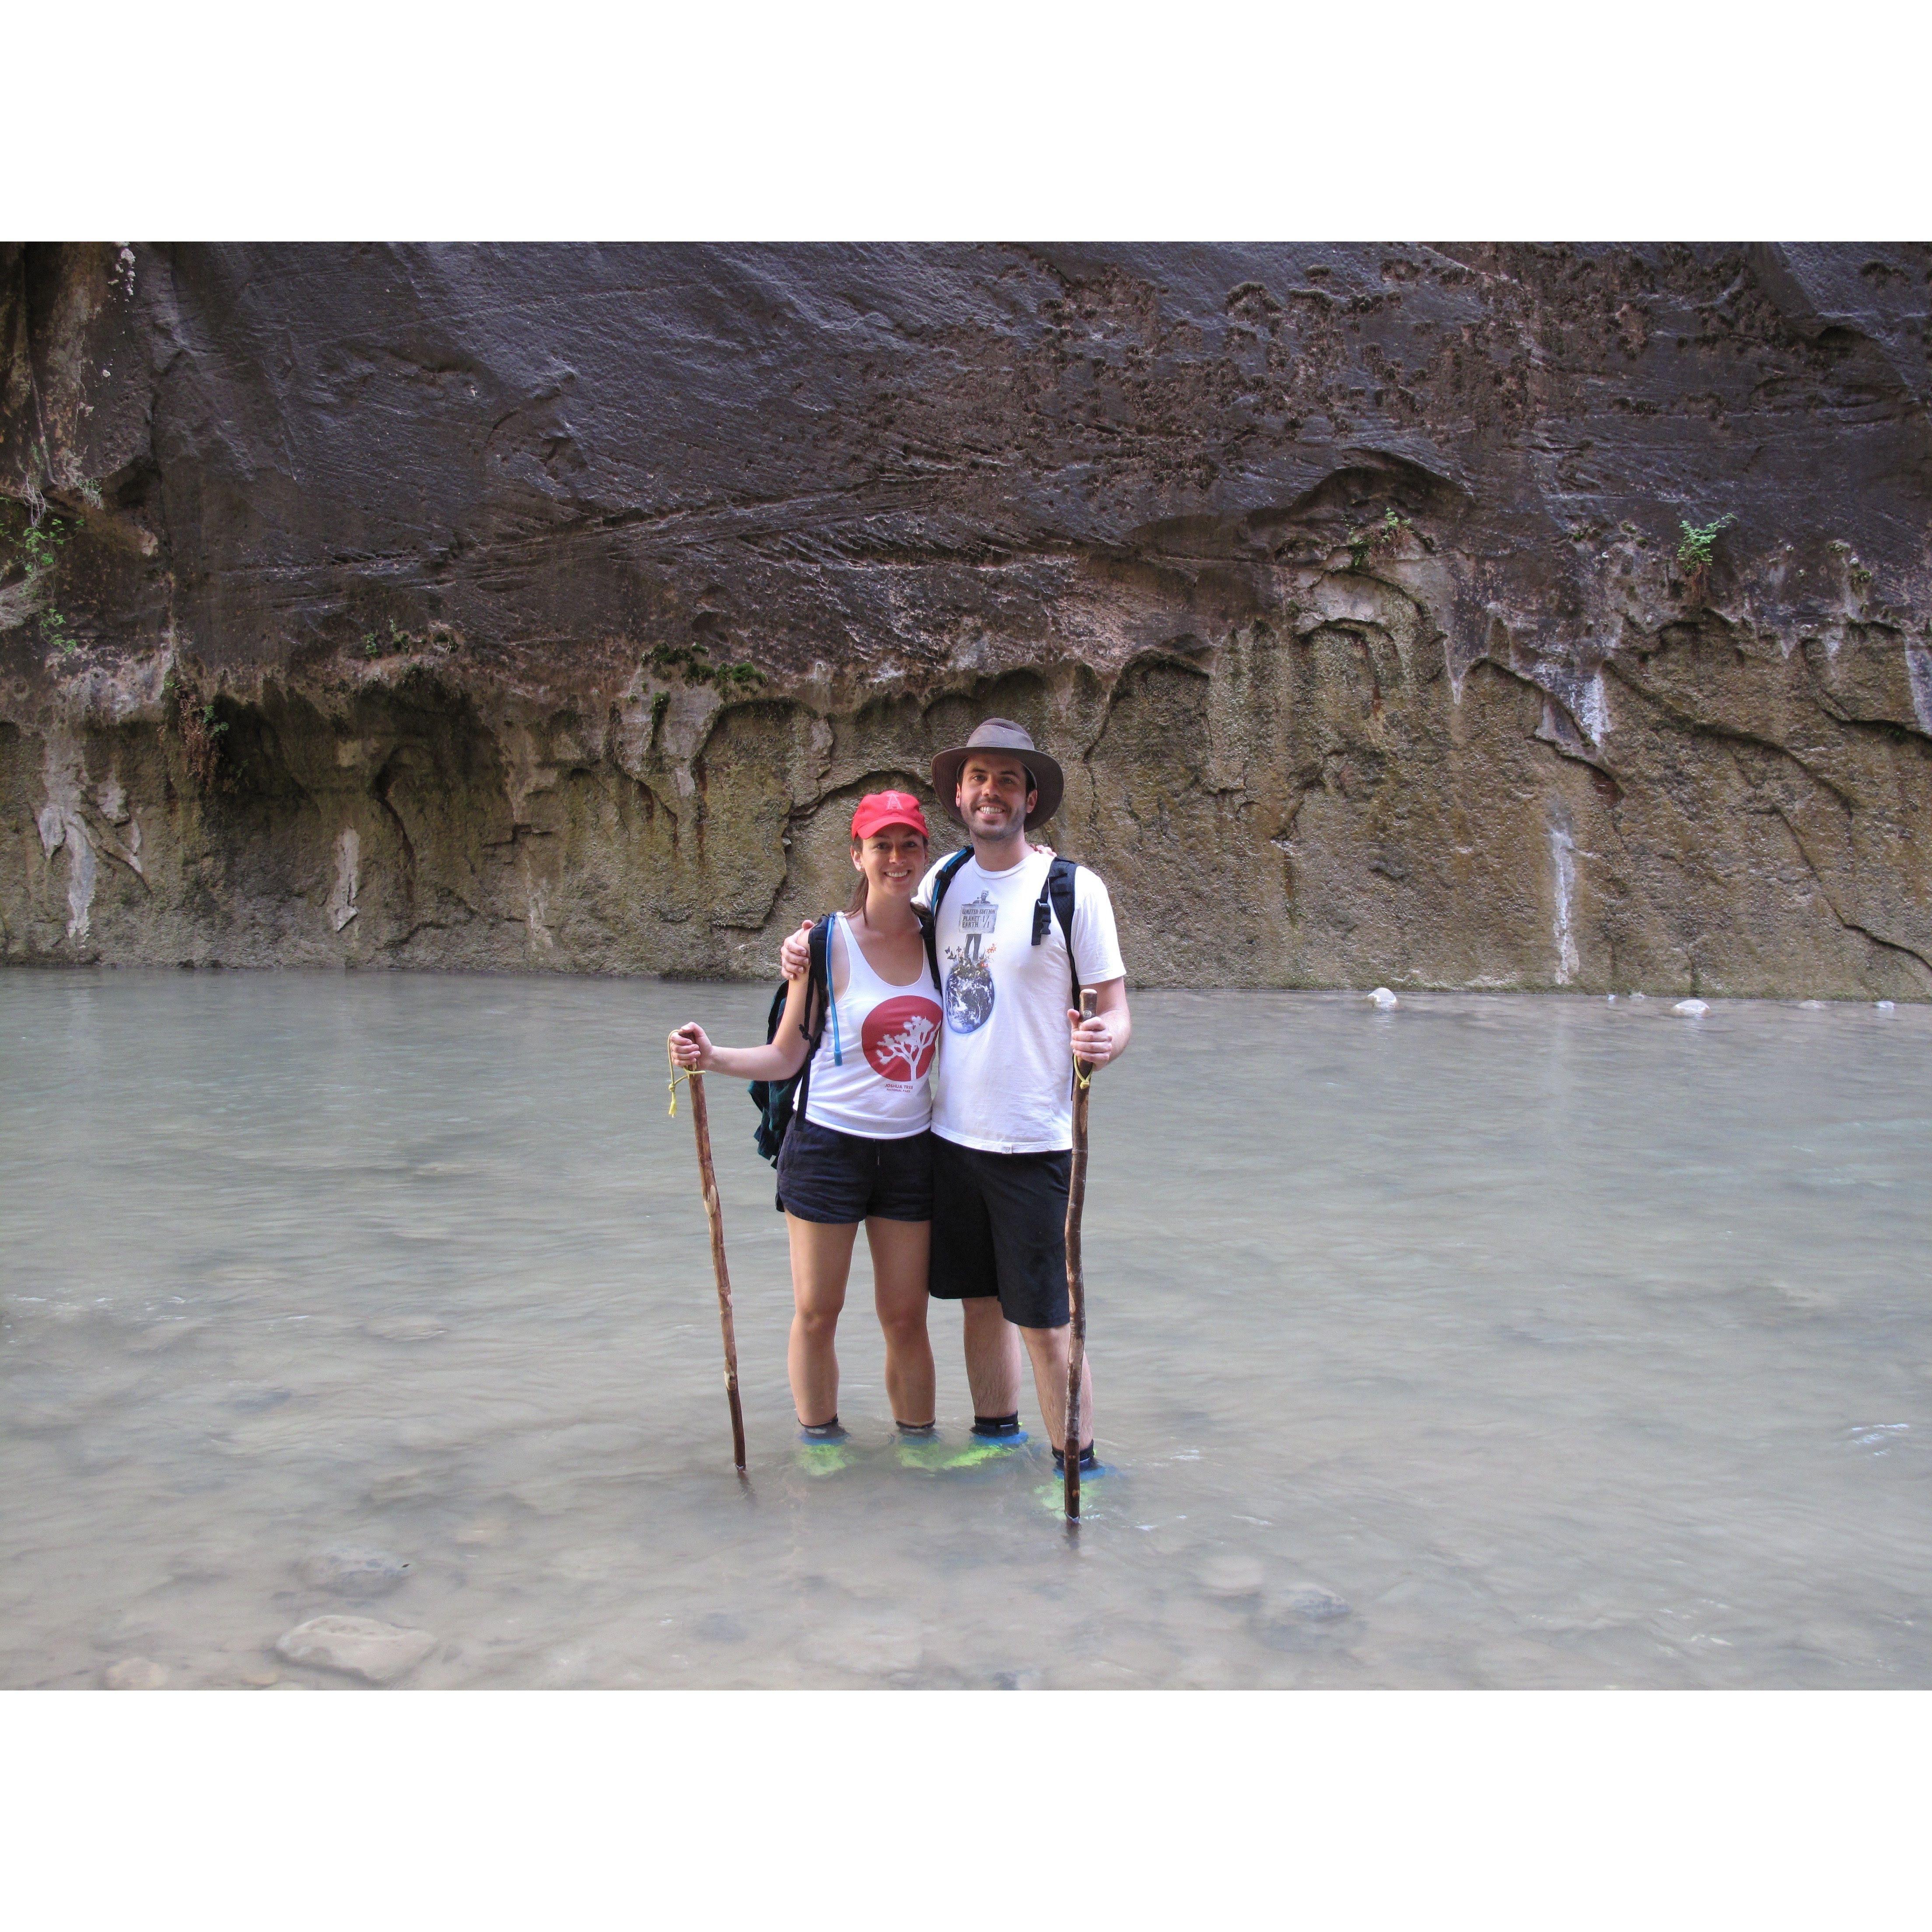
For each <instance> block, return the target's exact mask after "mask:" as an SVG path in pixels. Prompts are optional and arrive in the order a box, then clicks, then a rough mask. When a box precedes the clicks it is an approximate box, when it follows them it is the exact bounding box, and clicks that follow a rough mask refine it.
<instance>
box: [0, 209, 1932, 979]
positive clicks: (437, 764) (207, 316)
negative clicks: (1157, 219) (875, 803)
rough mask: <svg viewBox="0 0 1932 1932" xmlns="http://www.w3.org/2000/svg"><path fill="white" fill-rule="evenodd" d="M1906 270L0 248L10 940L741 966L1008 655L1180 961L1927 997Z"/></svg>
mask: <svg viewBox="0 0 1932 1932" xmlns="http://www.w3.org/2000/svg"><path fill="white" fill-rule="evenodd" d="M1928 275H1932V250H1928V249H1927V248H1924V247H1921V246H1915V245H1914V246H1897V245H1888V246H1873V247H1869V248H1867V247H1843V246H1831V247H1797V246H1787V247H1773V246H1748V247H1746V246H1740V247H1735V248H1727V247H1719V246H1715V245H1712V246H1699V247H1695V248H1685V247H1675V246H1658V247H1631V248H1621V247H1601V248H1598V247H1592V248H1553V247H1551V248H1545V247H1537V248H1531V247H1492V246H1454V247H1411V246H1406V245H1405V246H1390V247H1378V246H1348V247H1328V246H1323V247H1298V246H1279V247H1277V246H1269V247H1205V246H1202V247H1196V246H1175V247H1111V246H1110V247H1104V248H1102V247H1079V248H996V247H974V248H968V247H937V246H935V247H877V248H845V247H838V248H801V247H779V248H751V247H713V248H697V247H689V248H685V247H676V248H335V247H329V248H295V247H267V246H245V247H233V248H229V247H215V248H205V247H192V248H189V247H183V248H148V247H142V246H131V247H127V248H120V247H115V246H52V245H21V246H13V247H10V248H6V249H5V250H0V429H4V438H0V492H4V493H5V502H4V503H0V565H3V566H4V569H0V951H4V955H5V958H6V959H7V960H9V961H10V962H40V963H59V962H88V961H100V962H110V963H115V964H166V965H173V964H175V963H182V964H190V963H191V964H196V965H213V964H216V963H220V964H223V965H265V966H266V965H367V966H377V965H383V966H421V967H463V968H553V969H557V970H567V971H600V972H603V971H610V972H676V973H680V974H727V975H738V974H756V975H766V974H769V973H770V972H771V971H772V970H773V961H774V959H775V938H776V936H777V935H778V933H779V932H781V930H782V929H784V928H786V927H787V926H789V925H790V924H791V923H792V922H793V921H795V920H796V919H797V918H799V917H800V916H803V915H805V914H808V913H812V912H814V911H816V910H820V909H822V908H823V907H824V906H825V905H826V904H828V903H829V902H831V901H833V900H834V899H835V898H842V897H843V895H844V892H845V890H846V889H847V885H848V883H849V880H850V871H849V865H848V862H847V858H846V856H845V835H844V828H845V825H846V823H847V819H848V817H849V814H850V806H851V804H852V802H853V800H854V799H856V797H857V796H858V795H859V793H861V792H862V791H864V790H868V789H872V788H875V787H878V786H880V785H883V784H899V785H901V786H906V787H910V788H911V789H913V790H916V791H918V792H919V793H920V794H921V795H922V796H926V797H927V798H928V799H930V792H929V787H928V786H927V784H926V766H927V763H928V761H929V759H930V757H931V756H932V753H933V752H934V751H935V750H937V749H938V748H941V747H943V746H944V745H947V744H948V743H950V742H958V740H959V738H960V737H961V736H963V734H964V733H965V730H967V729H968V728H969V727H970V726H971V723H972V722H973V721H974V719H975V718H977V716H980V715H983V714H985V713H987V712H1000V713H1003V714H1005V715H1010V716H1013V717H1016V718H1021V719H1022V720H1024V721H1025V722H1026V723H1027V724H1028V725H1029V726H1030V727H1031V728H1032V729H1033V730H1034V733H1035V734H1036V736H1037V737H1038V738H1039V739H1040V741H1041V742H1042V743H1043V745H1046V747H1047V748H1049V749H1050V750H1052V751H1054V752H1055V753H1056V754H1058V756H1059V757H1061V760H1063V761H1064V763H1066V765H1067V767H1068V770H1069V784H1068V788H1067V800H1066V802H1065V804H1064V806H1063V808H1061V812H1060V814H1059V815H1058V819H1057V820H1056V821H1055V823H1054V825H1053V826H1052V828H1051V832H1050V835H1051V836H1052V838H1053V839H1054V841H1055V843H1056V844H1058V846H1059V847H1060V848H1061V849H1062V850H1066V851H1068V852H1070V853H1073V855H1074V856H1076V857H1079V858H1080V859H1083V860H1085V861H1087V862H1091V863H1092V864H1093V865H1096V866H1097V867H1098V868H1100V870H1101V871H1102V872H1103V874H1105V876H1106V877H1107V878H1108V880H1109V882H1110V883H1111V884H1112V886H1113V889H1114V892H1115V898H1116V901H1117V904H1118V906H1119V908H1120V910H1121V926H1122V937H1123V942H1124V950H1125V951H1126V953H1127V959H1128V961H1129V965H1130V970H1131V971H1132V973H1133V975H1134V977H1135V978H1136V980H1137V981H1139V982H1141V983H1187V984H1197V985H1247V986H1350V985H1353V986H1373V985H1374V984H1376V983H1384V982H1385V983H1388V984H1389V985H1391V986H1397V987H1401V986H1452V987H1461V986H1475V987H1505V986H1513V987H1539V988H1557V987H1570V988H1574V989H1587V990H1608V989H1635V988H1643V989H1647V990H1649V991H1652V992H1701V993H1705V994H1713V993H1717V994H1736V995H1747V994H1751V995H1759V994H1800V993H1802V994H1805V995H1822V996H1841V997H1848V998H1849V997H1863V998H1873V997H1888V998H1925V997H1927V995H1928V994H1929V993H1932V628H1928V622H1927V620H1928V617H1932V551H1928V515H1927V512H1928V508H1932V420H1928V414H1927V404H1928V399H1932V374H1928V364H1927V317H1928V310H1932V300H1928ZM1727 519H1728V520H1727ZM1685 523H1691V524H1693V525H1696V526H1700V527H1706V528H1708V526H1712V525H1721V527H1720V528H1719V529H1716V530H1715V531H1712V532H1710V534H1709V538H1708V540H1707V543H1706V548H1708V550H1709V563H1708V565H1706V566H1703V567H1700V566H1699V565H1697V562H1696V559H1695V554H1694V553H1688V554H1686V555H1680V552H1681V551H1682V549H1683V526H1684V525H1685Z"/></svg>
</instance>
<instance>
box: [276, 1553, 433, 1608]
mask: <svg viewBox="0 0 1932 1932" xmlns="http://www.w3.org/2000/svg"><path fill="white" fill-rule="evenodd" d="M409 1568H410V1566H409V1565H407V1563H405V1562H404V1561H403V1560H402V1559H401V1557H399V1556H391V1555H390V1554H389V1552H388V1551H387V1550H317V1551H315V1552H314V1553H313V1554H312V1555H310V1556H305V1557H304V1558H303V1559H302V1562H300V1563H299V1564H298V1565H296V1573H297V1574H298V1575H299V1576H300V1577H301V1578H302V1581H303V1582H304V1583H306V1584H307V1585H308V1586H309V1588H310V1589H311V1590H327V1591H328V1592H330V1593H331V1595H335V1596H338V1597H386V1596H387V1595H389V1592H391V1591H392V1590H393V1589H396V1588H398V1586H400V1585H401V1583H402V1582H403V1580H404V1578H405V1577H407V1574H408V1573H409Z"/></svg>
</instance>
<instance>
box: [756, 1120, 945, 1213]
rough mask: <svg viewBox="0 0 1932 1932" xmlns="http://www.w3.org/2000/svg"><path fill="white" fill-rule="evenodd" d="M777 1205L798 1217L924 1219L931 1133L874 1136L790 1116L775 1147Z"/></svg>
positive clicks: (929, 1179)
mask: <svg viewBox="0 0 1932 1932" xmlns="http://www.w3.org/2000/svg"><path fill="white" fill-rule="evenodd" d="M778 1205H779V1206H780V1207H781V1208H784V1211H786V1213H787V1214H796V1216H797V1217H798V1218H799V1220H801V1221H829V1222H832V1223H838V1224H840V1225H843V1224H844V1223H848V1222H853V1221H867V1220H871V1218H872V1217H873V1216H874V1215H875V1214H876V1215H877V1217H879V1219H880V1220H882V1221H929V1220H932V1135H931V1134H930V1133H916V1134H908V1135H907V1136H906V1137H905V1138H904V1139H903V1140H896V1141H875V1140H872V1139H869V1138H868V1136H865V1135H863V1134H841V1133H840V1132H839V1131H838V1129H837V1128H836V1127H820V1126H819V1125H818V1124H817V1123H816V1122H815V1121H808V1120H805V1119H802V1118H798V1119H794V1120H793V1122H792V1124H791V1125H790V1127H787V1129H786V1130H785V1137H784V1145H783V1146H782V1147H781V1148H779V1149H778Z"/></svg>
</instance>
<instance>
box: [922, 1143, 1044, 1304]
mask: <svg viewBox="0 0 1932 1932" xmlns="http://www.w3.org/2000/svg"><path fill="white" fill-rule="evenodd" d="M1072 1174H1073V1155H1072V1154H1069V1153H1064V1152H1063V1153H1060V1154H983V1153H981V1152H980V1150H979V1149H978V1148H968V1147H961V1146H960V1145H959V1144H958V1142H954V1141H949V1140H946V1139H943V1138H942V1137H941V1136H939V1135H938V1134H935V1135H934V1136H933V1137H932V1278H931V1280H930V1281H929V1283H928V1286H929V1289H930V1290H931V1292H932V1294H933V1295H936V1296H937V1297H938V1298H939V1299H940V1300H941V1301H967V1300H969V1299H971V1298H972V1297H974V1296H976V1295H998V1297H999V1298H1000V1311H1001V1313H1002V1314H1004V1316H1006V1318H1007V1320H1008V1321H1009V1322H1016V1323H1017V1324H1018V1325H1019V1326H1020V1327H1021V1328H1065V1327H1066V1326H1067V1183H1068V1181H1069V1179H1070V1177H1071V1175H1072Z"/></svg>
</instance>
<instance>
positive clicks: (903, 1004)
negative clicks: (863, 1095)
mask: <svg viewBox="0 0 1932 1932" xmlns="http://www.w3.org/2000/svg"><path fill="white" fill-rule="evenodd" d="M859 1040H860V1044H861V1045H862V1046H863V1047H864V1048H865V1058H867V1060H868V1061H871V1067H872V1071H873V1072H874V1073H876V1074H877V1076H879V1078H880V1079H881V1080H889V1081H890V1082H892V1085H894V1086H895V1087H910V1085H912V1084H913V1082H914V1081H916V1080H923V1079H925V1078H926V1075H927V1074H928V1073H930V1072H932V1053H933V1049H934V1048H935V1046H938V1043H939V1009H938V1007H936V1006H935V1005H934V1004H933V1003H932V1001H930V1000H929V999H926V998H924V997H923V996H922V995H919V994H917V993H901V995H899V996H898V998H897V999H895V1000H881V1001H880V1002H879V1004H877V1006H876V1007H874V1008H873V1009H872V1010H871V1012H870V1013H868V1014H867V1015H866V1016H865V1025H864V1026H863V1028H861V1029H860V1034H859Z"/></svg>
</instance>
